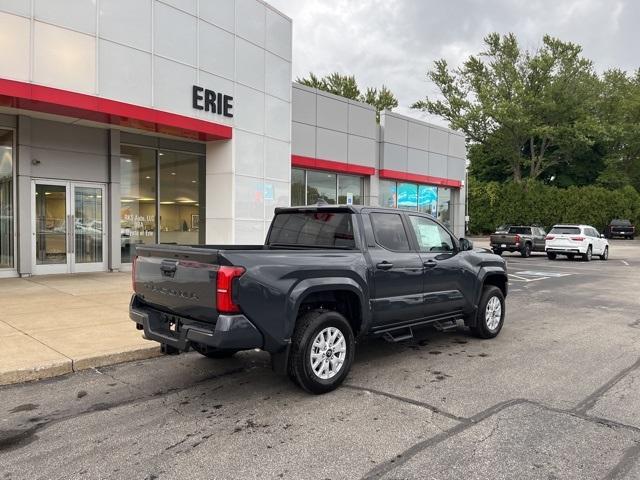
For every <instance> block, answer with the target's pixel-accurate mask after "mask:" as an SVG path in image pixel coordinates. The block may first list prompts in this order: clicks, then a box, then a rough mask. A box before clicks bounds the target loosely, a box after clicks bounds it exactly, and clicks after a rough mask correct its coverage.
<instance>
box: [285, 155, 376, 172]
mask: <svg viewBox="0 0 640 480" xmlns="http://www.w3.org/2000/svg"><path fill="white" fill-rule="evenodd" d="M291 165H292V166H294V167H301V168H311V169H315V170H325V171H328V172H338V173H351V174H355V175H368V176H371V175H375V173H376V169H375V168H373V167H365V166H362V165H355V164H353V163H345V162H336V161H333V160H323V159H320V158H311V157H303V156H301V155H291Z"/></svg>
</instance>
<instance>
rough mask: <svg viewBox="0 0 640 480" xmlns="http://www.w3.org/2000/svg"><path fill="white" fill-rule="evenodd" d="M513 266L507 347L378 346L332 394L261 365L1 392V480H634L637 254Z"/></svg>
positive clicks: (245, 361) (637, 474)
mask: <svg viewBox="0 0 640 480" xmlns="http://www.w3.org/2000/svg"><path fill="white" fill-rule="evenodd" d="M505 258H506V259H507V261H508V265H509V274H510V295H509V297H508V299H507V319H506V323H505V327H504V329H503V331H502V333H501V335H500V336H499V337H498V338H496V339H494V340H484V341H483V340H478V339H475V338H473V337H471V336H469V335H467V334H466V333H465V332H463V331H459V332H452V333H439V332H436V331H433V330H430V329H427V330H424V331H421V332H419V337H418V338H416V339H414V340H412V341H409V342H405V343H400V344H389V343H385V342H384V341H382V340H368V341H365V342H363V343H362V344H360V345H359V346H358V351H357V352H356V363H355V365H354V368H353V370H352V372H351V374H350V376H349V377H348V379H347V382H346V385H344V386H343V387H342V388H340V389H339V390H337V391H335V392H332V393H330V394H327V395H324V396H310V395H307V394H305V393H303V392H302V391H301V390H299V389H298V388H296V387H295V386H293V385H292V384H291V383H290V382H289V381H288V380H287V379H286V378H282V377H278V376H276V375H275V374H273V373H272V372H271V370H270V367H269V361H268V355H266V354H264V353H261V352H244V353H241V354H238V355H237V356H236V357H235V358H233V359H229V360H209V359H205V358H203V357H200V356H199V355H198V354H195V353H190V354H186V355H180V356H175V357H173V356H170V357H161V358H157V359H152V360H147V361H141V362H134V363H129V364H123V365H120V366H115V367H108V368H101V369H96V370H90V371H86V372H81V373H78V374H74V375H69V376H65V377H60V378H57V379H51V380H45V381H41V382H36V383H30V384H24V385H14V386H8V387H0V405H1V406H0V478H5V479H22V478H25V479H26V478H28V479H35V478H43V479H44V478H46V479H50V478H128V479H129V478H130V479H133V478H140V479H145V478H146V479H158V478H160V479H169V478H192V479H200V478H216V479H218V478H220V479H231V478H238V479H246V478H276V479H277V478H291V479H301V478H309V479H326V478H330V479H343V478H386V479H413V478H416V479H418V478H419V479H465V480H467V479H492V480H493V479H545V480H552V479H628V480H631V479H638V478H640V295H639V292H640V241H622V240H621V241H613V242H611V256H610V259H609V261H607V262H604V261H600V260H593V261H592V262H590V263H586V262H579V261H567V260H562V259H561V260H558V261H549V260H547V258H546V257H545V256H542V255H540V254H538V255H534V256H533V257H531V258H528V259H523V258H520V257H519V256H518V255H509V254H506V255H505ZM132 328H133V325H132Z"/></svg>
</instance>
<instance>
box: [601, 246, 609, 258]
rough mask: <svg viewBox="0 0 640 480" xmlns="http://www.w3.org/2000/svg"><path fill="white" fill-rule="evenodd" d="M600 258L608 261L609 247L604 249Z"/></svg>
mask: <svg viewBox="0 0 640 480" xmlns="http://www.w3.org/2000/svg"><path fill="white" fill-rule="evenodd" d="M599 256H600V260H609V247H608V246H607V247H604V252H602V255H599Z"/></svg>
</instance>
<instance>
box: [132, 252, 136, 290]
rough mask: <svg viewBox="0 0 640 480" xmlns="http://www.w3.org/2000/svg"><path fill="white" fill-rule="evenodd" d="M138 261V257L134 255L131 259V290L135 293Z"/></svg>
mask: <svg viewBox="0 0 640 480" xmlns="http://www.w3.org/2000/svg"><path fill="white" fill-rule="evenodd" d="M137 261H138V256H137V255H134V257H133V258H132V259H131V290H133V291H134V292H135V291H136V262H137Z"/></svg>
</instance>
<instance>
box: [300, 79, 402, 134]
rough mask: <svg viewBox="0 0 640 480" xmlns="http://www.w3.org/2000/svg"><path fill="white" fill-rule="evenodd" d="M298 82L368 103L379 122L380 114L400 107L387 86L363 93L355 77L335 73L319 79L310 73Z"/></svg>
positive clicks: (368, 89)
mask: <svg viewBox="0 0 640 480" xmlns="http://www.w3.org/2000/svg"><path fill="white" fill-rule="evenodd" d="M296 82H298V83H301V84H302V85H306V86H307V87H312V88H317V89H318V90H323V91H325V92H329V93H333V94H334V95H339V96H341V97H345V98H349V99H351V100H358V101H360V102H364V103H368V104H369V105H371V106H372V107H374V108H375V109H376V120H377V121H378V122H380V112H382V111H384V110H392V109H393V108H395V107H397V106H398V100H397V98H396V97H395V95H394V94H393V92H392V91H391V90H389V88H387V87H386V86H385V85H382V87H381V88H380V89H379V90H378V89H377V88H371V87H370V88H367V89H366V90H365V92H364V93H362V92H361V91H360V88H359V87H358V82H357V81H356V78H355V76H353V75H342V74H340V73H338V72H334V73H331V74H329V75H326V76H324V77H318V76H317V75H315V74H314V73H309V76H308V77H305V78H298V79H296Z"/></svg>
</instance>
